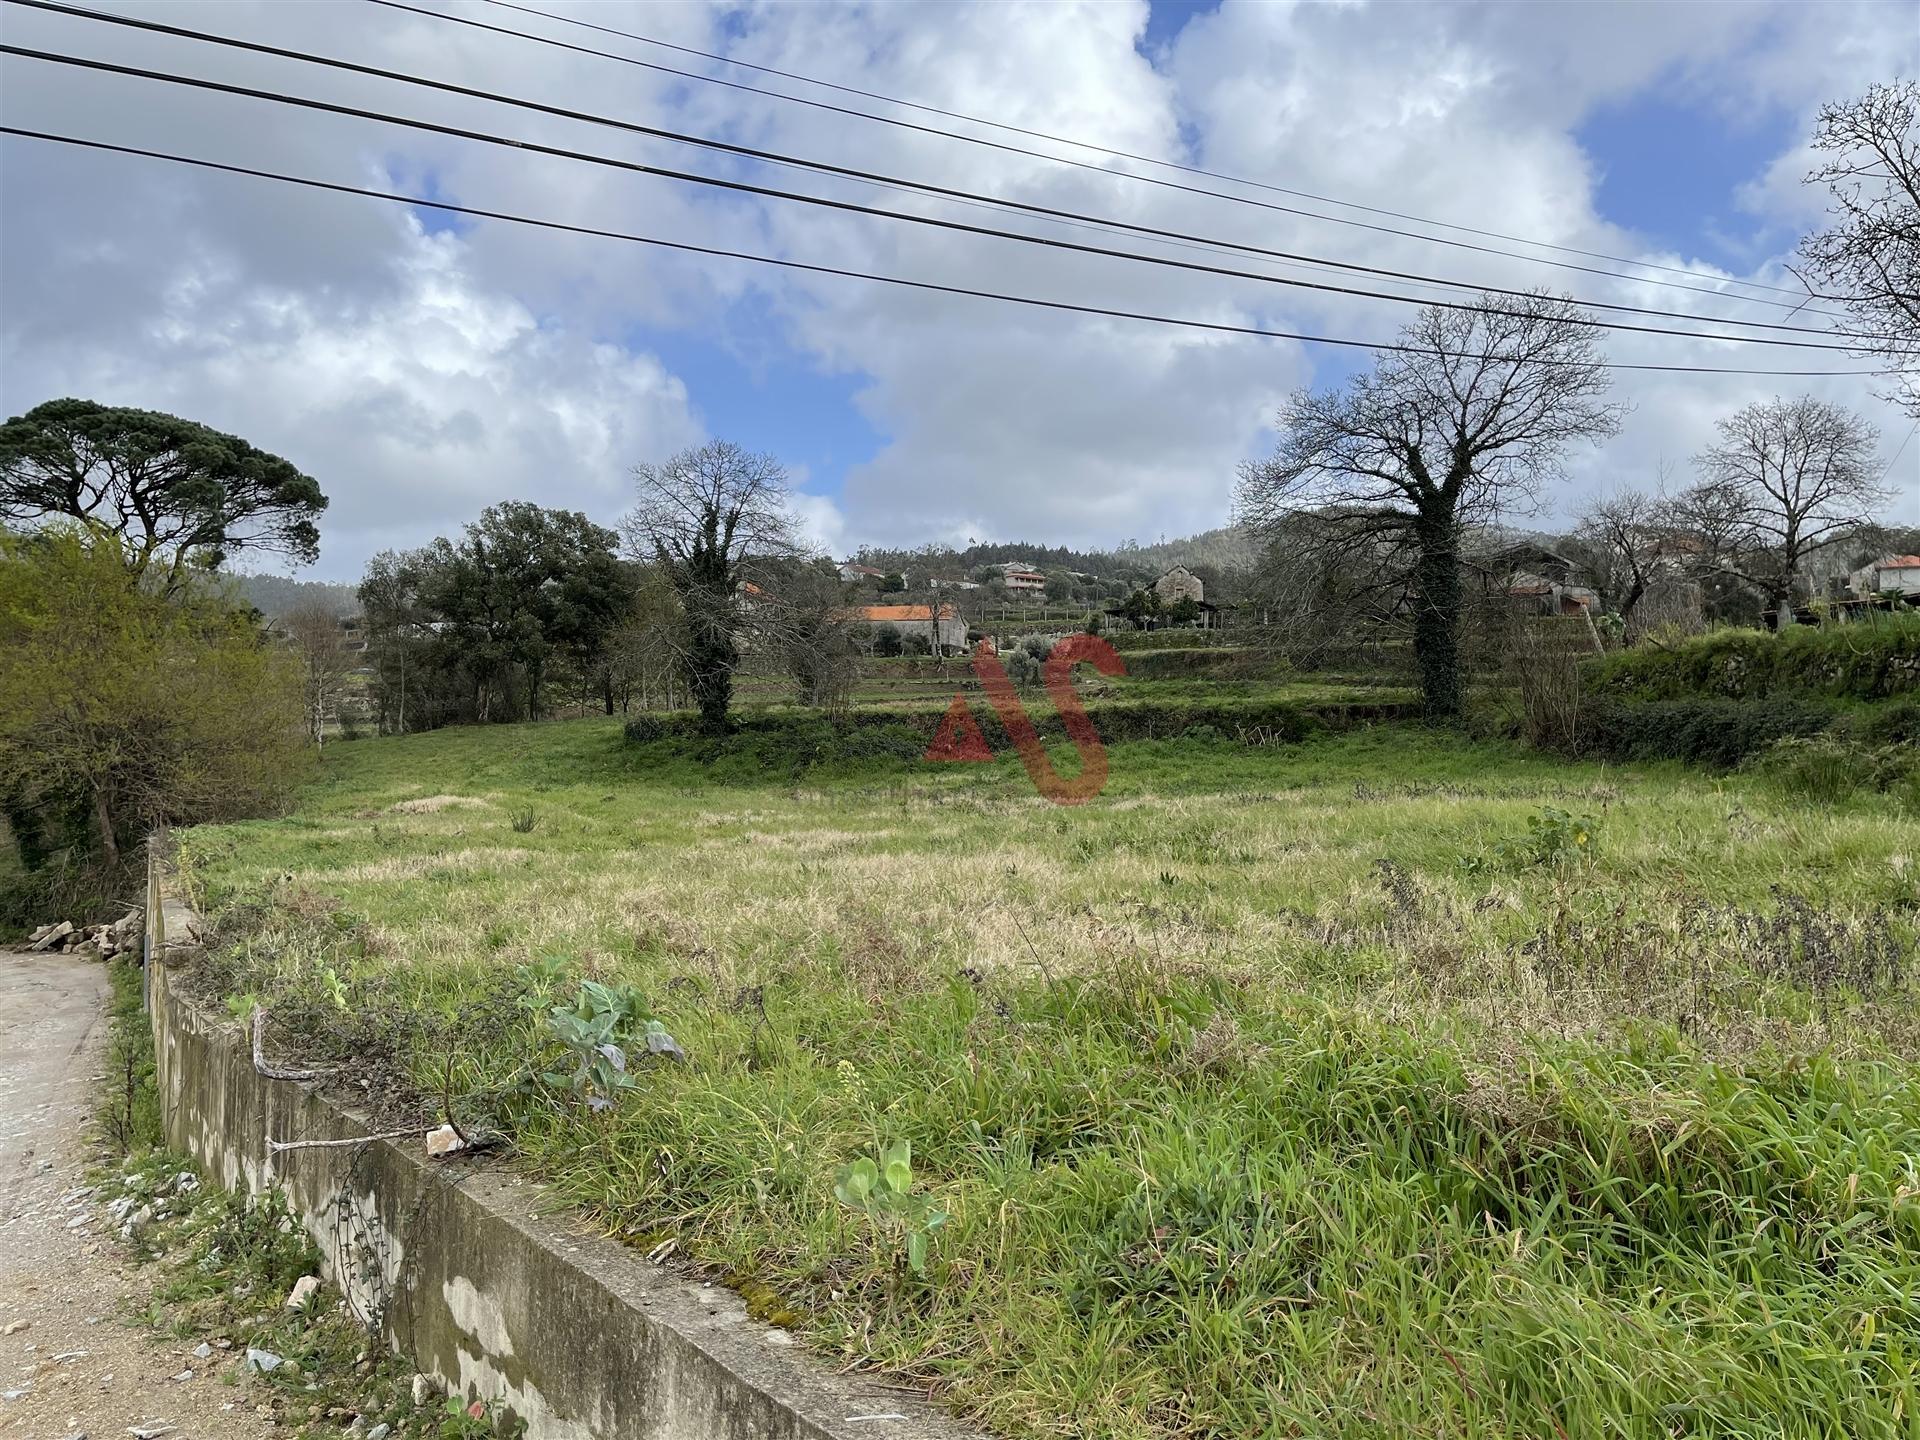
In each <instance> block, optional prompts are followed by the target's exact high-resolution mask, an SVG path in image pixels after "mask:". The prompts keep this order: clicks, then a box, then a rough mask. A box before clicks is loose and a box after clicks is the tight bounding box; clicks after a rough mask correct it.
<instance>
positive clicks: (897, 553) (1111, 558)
mask: <svg viewBox="0 0 1920 1440" xmlns="http://www.w3.org/2000/svg"><path fill="white" fill-rule="evenodd" d="M857 558H858V559H859V560H860V561H861V563H863V564H866V565H871V566H873V567H874V568H875V569H876V570H888V571H898V570H905V571H914V570H928V569H933V570H952V571H956V572H963V571H966V570H971V569H973V568H974V567H975V566H977V565H1001V564H1005V563H1007V562H1009V561H1014V560H1022V561H1025V562H1027V563H1028V564H1030V565H1034V566H1037V567H1038V568H1040V569H1041V570H1077V571H1081V572H1083V573H1085V574H1089V575H1099V576H1101V577H1103V578H1117V579H1148V578H1151V577H1152V576H1155V575H1158V574H1160V573H1162V572H1163V571H1165V570H1168V569H1170V568H1171V567H1173V566H1175V565H1186V566H1189V567H1191V566H1195V565H1205V566H1210V567H1212V568H1214V569H1216V570H1221V571H1230V570H1244V569H1247V568H1250V567H1251V566H1252V565H1253V564H1254V562H1255V561H1256V560H1257V559H1258V558H1259V546H1258V545H1257V544H1256V543H1255V542H1254V540H1253V538H1252V537H1251V536H1250V535H1248V534H1247V532H1246V531H1244V530H1242V529H1240V528H1239V527H1238V526H1233V525H1227V526H1222V527H1221V528H1220V529H1217V530H1207V531H1204V532H1202V533H1201V534H1198V535H1191V536H1187V537H1186V538H1184V539H1180V540H1166V541H1161V542H1159V543H1157V544H1153V545H1140V544H1137V543H1135V542H1133V541H1128V542H1127V543H1126V544H1124V545H1121V546H1119V547H1117V548H1116V549H1112V550H1075V549H1073V548H1072V547H1070V546H1065V545H1042V544H1035V543H1031V542H1027V541H993V542H991V543H979V544H973V545H968V546H965V547H964V548H955V547H952V546H947V545H923V546H921V547H919V548H918V549H913V550H903V549H888V548H885V547H882V546H875V545H867V546H862V547H861V548H860V551H859V553H858V556H857Z"/></svg>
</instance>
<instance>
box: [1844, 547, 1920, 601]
mask: <svg viewBox="0 0 1920 1440" xmlns="http://www.w3.org/2000/svg"><path fill="white" fill-rule="evenodd" d="M1847 583H1848V584H1849V585H1850V586H1851V587H1852V588H1853V593H1854V594H1856V595H1879V594H1883V593H1885V592H1887V591H1894V592H1896V593H1898V594H1901V595H1920V555H1882V556H1881V557H1880V558H1879V559H1878V560H1875V561H1874V562H1873V563H1872V564H1870V565H1862V566H1861V567H1860V568H1859V569H1858V570H1856V571H1854V572H1853V574H1851V575H1849V576H1848V577H1847Z"/></svg>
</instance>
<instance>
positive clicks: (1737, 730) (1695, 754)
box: [1582, 700, 1839, 769]
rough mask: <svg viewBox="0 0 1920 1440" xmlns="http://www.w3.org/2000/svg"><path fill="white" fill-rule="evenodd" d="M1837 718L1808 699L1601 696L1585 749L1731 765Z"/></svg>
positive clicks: (1587, 725)
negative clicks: (1635, 700) (1625, 699)
mask: <svg viewBox="0 0 1920 1440" xmlns="http://www.w3.org/2000/svg"><path fill="white" fill-rule="evenodd" d="M1838 719H1839V712H1838V711H1836V710H1834V709H1833V708H1832V707H1830V706H1824V705H1816V704H1811V703H1808V702H1805V701H1790V700H1775V701H1768V702H1764V703H1763V702H1759V701H1750V700H1656V701H1648V702H1645V703H1642V704H1622V703H1620V702H1617V701H1599V702H1596V703H1595V704H1593V705H1591V706H1590V707H1589V709H1588V712H1587V715H1586V717H1585V719H1584V721H1583V723H1582V749H1583V750H1584V751H1585V752H1586V753H1588V754H1592V755H1599V756H1602V757H1604V758H1606V759H1610V760H1683V761H1687V762H1689V763H1691V764H1696V765H1717V766H1720V767H1722V768H1728V769H1730V768H1732V767H1733V766H1735V765H1738V764H1739V763H1740V762H1741V761H1742V760H1745V759H1746V758H1747V757H1748V756H1749V755H1753V754H1756V753H1757V752H1759V751H1761V750H1764V749H1766V748H1767V747H1768V746H1770V745H1772V744H1774V743H1775V742H1777V741H1780V740H1785V739H1788V738H1789V737H1795V736H1805V735H1817V734H1819V733H1820V732H1821V731H1822V730H1826V729H1829V728H1830V727H1832V726H1833V725H1834V723H1835V722H1836V721H1837V720H1838Z"/></svg>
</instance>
